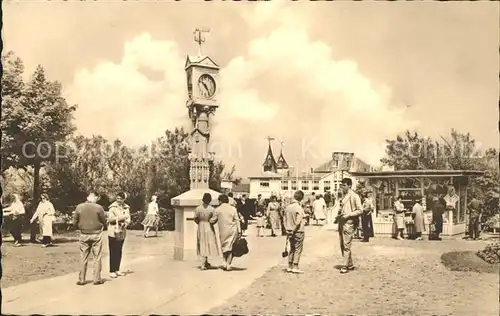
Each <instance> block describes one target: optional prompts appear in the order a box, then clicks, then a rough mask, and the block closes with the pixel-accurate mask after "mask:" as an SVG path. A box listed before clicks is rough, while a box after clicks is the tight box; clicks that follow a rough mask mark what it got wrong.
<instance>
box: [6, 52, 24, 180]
mask: <svg viewBox="0 0 500 316" xmlns="http://www.w3.org/2000/svg"><path fill="white" fill-rule="evenodd" d="M2 73H3V75H2V120H0V127H1V129H2V142H1V144H0V145H1V147H0V148H1V155H2V159H1V163H2V166H1V167H2V171H6V170H7V169H8V168H9V167H10V166H15V165H16V161H17V157H16V151H15V150H14V148H12V146H14V136H15V134H14V133H12V132H11V133H9V127H11V125H12V123H11V122H10V120H12V119H13V115H14V113H15V111H16V110H17V109H19V108H20V107H21V105H20V103H21V98H22V93H23V89H24V81H23V73H24V65H23V62H22V60H21V59H20V58H19V57H16V56H15V55H14V53H13V52H12V51H10V52H8V53H7V54H5V55H3V56H2Z"/></svg>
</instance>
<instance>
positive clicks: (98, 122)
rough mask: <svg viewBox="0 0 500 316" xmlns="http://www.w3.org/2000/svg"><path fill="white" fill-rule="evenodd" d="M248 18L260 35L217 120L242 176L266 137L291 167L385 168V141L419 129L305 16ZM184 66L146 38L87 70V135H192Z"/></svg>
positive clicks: (80, 94) (230, 69) (261, 9)
mask: <svg viewBox="0 0 500 316" xmlns="http://www.w3.org/2000/svg"><path fill="white" fill-rule="evenodd" d="M242 15H243V17H244V18H245V20H246V21H247V23H248V25H249V26H251V27H252V28H253V32H254V33H255V34H256V35H255V36H254V38H250V39H249V40H248V47H247V50H246V51H243V52H234V54H235V56H234V58H233V59H232V60H230V61H229V62H228V63H227V65H222V69H221V83H220V84H221V95H220V97H219V100H220V103H221V105H220V108H219V109H218V110H217V112H216V114H215V116H214V117H213V118H212V120H213V124H212V128H213V138H212V139H213V144H214V146H215V148H216V149H214V150H215V151H217V154H218V156H219V158H221V159H223V160H224V162H226V163H227V164H228V165H232V164H236V165H237V169H238V173H240V174H243V175H250V174H252V173H256V172H258V171H259V170H260V168H261V167H260V165H261V163H262V161H263V159H264V156H265V151H266V147H267V143H266V141H265V137H266V136H268V135H271V136H274V137H276V138H277V139H283V140H284V141H285V143H286V147H285V150H286V157H287V158H288V160H289V163H292V162H293V161H295V160H296V159H297V158H298V159H299V161H300V162H299V163H300V164H301V165H303V166H304V165H311V166H315V165H317V164H319V163H322V162H324V161H325V160H327V159H329V157H330V156H331V152H332V151H334V150H349V151H354V152H355V153H356V154H357V155H359V156H360V157H361V158H364V159H365V160H366V161H368V162H371V163H377V162H378V161H379V159H380V157H381V155H382V154H383V150H384V147H383V145H384V139H385V138H386V137H394V136H395V134H396V133H398V132H400V131H402V130H405V129H407V128H412V127H414V126H415V125H416V124H418V122H413V121H410V120H408V119H407V118H406V117H405V112H404V109H401V108H397V107H394V106H392V105H391V98H392V92H391V89H390V88H389V87H386V86H380V87H377V86H374V84H373V83H372V82H371V81H370V79H369V78H367V77H366V76H364V75H363V73H362V71H361V70H360V69H358V66H357V64H356V62H355V61H353V60H335V59H334V58H333V57H332V46H331V45H330V44H328V43H325V42H322V41H314V40H312V39H311V38H310V37H309V34H308V31H307V22H308V19H307V16H301V15H300V12H297V11H291V9H290V7H289V6H286V5H285V4H283V3H282V2H267V3H262V4H259V5H257V6H255V7H254V9H253V10H252V11H245V12H243V13H242ZM259 32H260V33H259ZM211 36H216V34H213V35H211ZM226 49H228V48H226ZM215 59H217V58H216V57H215ZM184 61H185V55H184V52H183V51H182V49H181V48H180V47H179V45H178V44H177V43H175V42H174V41H164V40H157V39H153V38H152V37H151V35H149V34H148V33H143V34H141V35H139V36H137V37H136V38H134V39H133V40H131V41H129V42H127V43H125V46H124V52H123V58H122V60H121V62H120V63H112V62H109V61H108V62H103V63H101V64H99V65H97V66H96V67H94V68H93V69H90V70H89V69H81V70H79V71H78V72H77V73H76V74H75V78H74V81H73V84H72V85H71V86H70V87H69V88H68V90H67V94H68V98H70V99H71V100H72V102H76V103H78V104H79V110H78V112H77V115H76V120H77V126H78V128H79V130H80V131H81V132H82V133H83V134H87V135H90V134H102V135H103V136H105V137H109V138H115V137H119V138H120V139H122V140H123V141H125V142H127V143H129V144H142V143H147V142H148V141H149V140H151V139H154V138H156V137H158V136H160V135H162V134H163V132H164V131H165V129H171V128H174V127H177V126H187V124H188V123H189V122H188V119H187V111H186V108H185V102H186V95H187V93H186V85H185V74H184V70H183V66H184ZM144 69H149V70H150V71H154V72H158V73H160V74H161V76H160V79H159V80H153V79H151V78H149V77H148V76H147V75H146V74H145V71H144ZM304 144H305V145H304ZM311 144H312V145H311Z"/></svg>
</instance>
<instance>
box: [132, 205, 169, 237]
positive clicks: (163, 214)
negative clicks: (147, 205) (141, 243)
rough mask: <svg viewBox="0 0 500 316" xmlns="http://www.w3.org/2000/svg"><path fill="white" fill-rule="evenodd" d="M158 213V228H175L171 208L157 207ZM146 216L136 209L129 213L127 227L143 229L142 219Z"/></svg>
mask: <svg viewBox="0 0 500 316" xmlns="http://www.w3.org/2000/svg"><path fill="white" fill-rule="evenodd" d="M158 215H159V216H160V223H159V225H158V229H159V230H169V231H172V230H175V218H174V217H175V216H174V215H175V211H174V210H173V209H167V208H162V207H160V208H159V212H158ZM144 217H146V213H145V212H144V211H142V210H138V211H136V212H133V213H131V214H130V225H129V226H128V228H129V229H143V226H142V221H143V220H144Z"/></svg>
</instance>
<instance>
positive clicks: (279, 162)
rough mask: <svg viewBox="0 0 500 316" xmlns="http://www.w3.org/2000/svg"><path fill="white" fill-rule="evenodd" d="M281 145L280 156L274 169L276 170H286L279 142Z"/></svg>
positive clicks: (286, 164) (286, 166)
mask: <svg viewBox="0 0 500 316" xmlns="http://www.w3.org/2000/svg"><path fill="white" fill-rule="evenodd" d="M280 144H281V149H280V156H279V157H278V162H277V163H276V167H277V168H278V169H288V168H289V166H288V163H287V162H286V160H285V157H284V156H283V142H280Z"/></svg>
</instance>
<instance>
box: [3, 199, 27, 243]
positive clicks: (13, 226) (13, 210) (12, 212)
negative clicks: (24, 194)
mask: <svg viewBox="0 0 500 316" xmlns="http://www.w3.org/2000/svg"><path fill="white" fill-rule="evenodd" d="M13 197H14V201H13V202H12V204H11V205H10V206H9V207H6V208H4V209H3V215H4V216H11V222H10V233H11V234H12V237H14V246H15V247H20V246H22V240H23V237H22V223H23V219H24V214H25V213H26V211H25V209H24V205H23V202H22V201H21V197H20V196H19V195H18V194H13Z"/></svg>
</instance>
